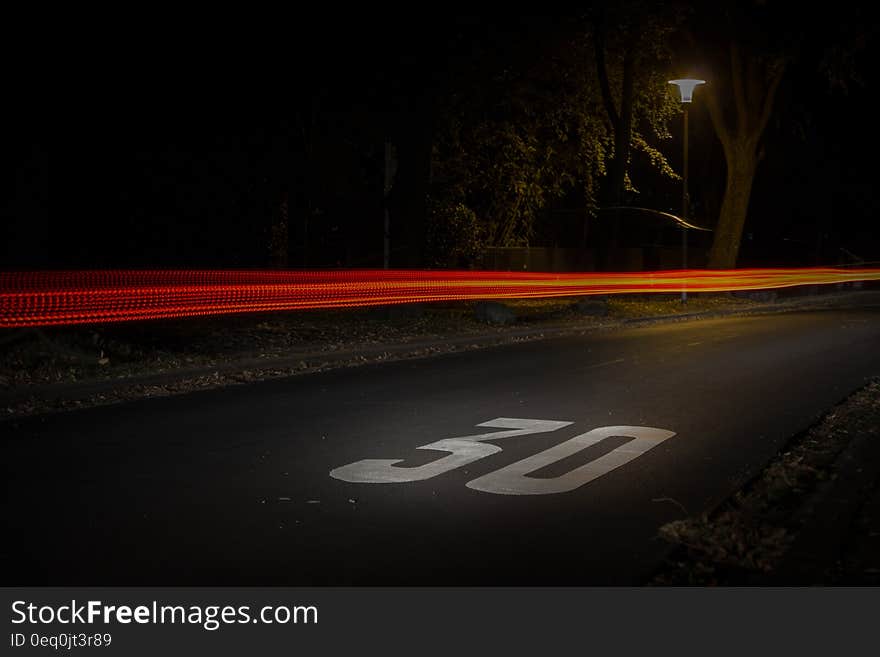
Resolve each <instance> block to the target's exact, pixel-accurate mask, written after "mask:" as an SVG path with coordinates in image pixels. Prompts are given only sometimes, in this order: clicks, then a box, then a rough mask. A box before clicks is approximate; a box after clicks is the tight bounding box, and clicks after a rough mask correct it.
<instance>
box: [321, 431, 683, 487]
mask: <svg viewBox="0 0 880 657" xmlns="http://www.w3.org/2000/svg"><path fill="white" fill-rule="evenodd" d="M570 424H572V423H571V422H562V421H558V420H528V419H518V418H505V417H499V418H496V419H494V420H489V421H488V422H483V423H482V424H478V425H477V426H478V427H498V428H505V429H510V430H509V431H495V432H491V433H482V434H475V435H473V436H461V437H459V438H448V439H446V440H440V441H437V442H435V443H431V444H429V445H422V446H421V447H418V448H417V449H431V450H438V451H443V452H450V454H449V456H445V457H443V458H441V459H438V460H437V461H432V462H431V463H426V464H425V465H421V466H418V467H414V468H402V467H398V466H396V465H395V464H396V463H400V462H401V461H402V460H403V459H367V460H364V461H357V462H356V463H350V464H349V465H344V466H342V467H340V468H336V469H335V470H331V471H330V476H331V477H334V478H335V479H341V480H342V481H348V482H352V483H371V484H389V483H402V482H408V481H423V480H425V479H430V478H431V477H436V476H437V475H440V474H443V473H445V472H449V471H450V470H454V469H455V468H460V467H462V466H464V465H467V464H469V463H473V462H474V461H477V460H479V459H481V458H484V457H486V456H490V455H492V454H496V453H498V452H500V451H501V448H500V447H498V446H497V445H489V444H487V443H486V442H485V441H487V440H497V439H499V438H509V437H511V436H524V435H527V434H534V433H546V432H550V431H556V430H557V429H561V428H562V427H567V426H569V425H570ZM674 435H675V432H674V431H668V430H666V429H656V428H653V427H630V426H615V427H599V428H597V429H593V430H592V431H588V432H586V433H582V434H580V435H579V436H575V437H574V438H571V439H570V440H567V441H565V442H564V443H560V444H559V445H556V446H555V447H551V448H550V449H546V450H544V451H543V452H540V453H539V454H535V455H534V456H530V457H528V458H525V459H522V460H520V461H517V462H516V463H512V464H511V465H508V466H505V467H503V468H501V469H500V470H496V471H494V472H490V473H489V474H486V475H483V476H482V477H478V478H477V479H474V480H473V481H470V482H468V483H467V487H468V488H472V489H474V490H479V491H483V492H486V493H495V494H498V495H548V494H551V493H565V492H568V491H572V490H574V489H576V488H580V487H581V486H583V485H584V484H587V483H589V482H591V481H593V480H594V479H597V478H599V477H601V476H602V475H604V474H607V473H608V472H611V471H612V470H614V469H615V468H619V467H620V466H622V465H624V464H626V463H629V462H630V461H632V460H633V459H635V458H637V457H639V456H641V455H642V454H644V453H645V452H647V451H648V450H649V449H651V448H653V447H656V446H657V445H659V444H660V443H662V442H663V441H664V440H667V439H669V438H671V437H672V436H674ZM612 436H621V437H625V438H632V439H633V440H631V441H629V442H627V443H625V444H624V445H621V446H620V447H617V448H615V449H613V450H611V451H610V452H608V453H607V454H605V455H603V456H600V457H599V458H597V459H594V460H593V461H590V462H589V463H587V464H586V465H582V466H580V467H578V468H575V469H574V470H572V471H571V472H568V473H566V474H564V475H560V476H558V477H553V478H548V479H537V478H535V477H529V476H528V475H529V474H530V473H532V472H535V471H537V470H540V469H541V468H544V467H546V466H548V465H551V464H553V463H556V462H557V461H560V460H562V459H564V458H567V457H569V456H572V455H573V454H577V453H578V452H580V451H582V450H584V449H587V448H588V447H591V446H593V445H595V444H597V443H599V442H601V441H603V440H605V439H606V438H610V437H612Z"/></svg>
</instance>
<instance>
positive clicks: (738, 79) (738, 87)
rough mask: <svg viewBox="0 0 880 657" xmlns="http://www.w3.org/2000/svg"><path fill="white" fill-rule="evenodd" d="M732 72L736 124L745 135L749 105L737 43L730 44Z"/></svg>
mask: <svg viewBox="0 0 880 657" xmlns="http://www.w3.org/2000/svg"><path fill="white" fill-rule="evenodd" d="M730 72H731V77H732V79H733V99H734V102H735V103H736V124H737V128H738V130H739V132H740V134H744V133H745V131H746V126H747V124H748V103H747V102H746V92H745V89H744V88H743V78H742V57H741V56H740V53H739V46H737V44H736V41H733V40H731V42H730Z"/></svg>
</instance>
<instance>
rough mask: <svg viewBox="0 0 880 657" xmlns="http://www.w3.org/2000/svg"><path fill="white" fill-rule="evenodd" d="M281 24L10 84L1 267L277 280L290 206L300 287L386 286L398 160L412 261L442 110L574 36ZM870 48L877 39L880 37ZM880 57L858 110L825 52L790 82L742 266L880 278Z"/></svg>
mask: <svg viewBox="0 0 880 657" xmlns="http://www.w3.org/2000/svg"><path fill="white" fill-rule="evenodd" d="M838 11H839V12H843V11H844V10H842V9H838ZM285 14H286V12H281V11H280V10H279V12H278V13H277V14H276V15H272V14H269V13H267V14H263V15H260V16H256V15H247V16H241V17H236V16H226V17H223V19H222V21H219V20H217V19H216V18H212V19H211V20H208V19H207V18H205V19H204V20H201V19H199V20H195V21H193V22H189V21H186V22H184V21H178V20H176V19H174V17H171V16H165V17H153V18H152V19H150V20H149V22H140V21H128V20H126V21H123V20H121V19H119V20H118V22H117V23H115V24H114V23H113V21H111V22H110V23H109V25H111V27H109V28H108V29H106V30H101V31H100V33H98V34H95V33H83V34H82V35H80V36H78V37H77V38H75V39H74V45H73V47H72V50H71V52H70V58H69V62H68V63H73V66H72V67H70V68H69V72H68V67H65V72H64V73H62V72H61V70H62V69H61V67H60V66H59V64H58V63H57V62H56V63H55V65H54V66H49V67H48V68H46V67H38V66H37V65H36V64H37V62H36V61H33V62H32V63H33V64H34V67H33V68H32V69H31V68H29V67H28V66H25V65H24V64H23V65H22V66H20V67H17V68H16V69H15V70H14V71H12V72H11V73H10V74H9V76H8V78H7V82H8V83H7V90H8V91H9V93H8V95H7V104H8V105H9V106H10V107H9V114H8V116H9V119H8V121H7V123H6V125H5V128H4V130H3V133H4V135H5V142H6V145H7V157H6V158H4V160H5V167H4V173H5V175H4V176H3V184H2V188H0V194H2V205H0V207H2V216H3V225H4V231H5V235H4V237H5V239H4V246H5V249H4V259H3V262H2V266H3V267H4V268H7V269H8V268H41V267H43V268H62V267H149V266H157V267H174V266H181V267H196V266H199V267H262V266H266V246H265V244H266V235H267V231H268V229H269V226H270V225H271V224H272V222H273V220H274V217H275V216H276V215H277V213H278V211H279V209H278V208H279V204H280V201H281V198H282V197H283V194H284V193H287V194H288V198H289V206H288V208H289V216H290V266H291V267H298V266H309V267H311V266H318V267H327V266H343V267H344V266H368V267H371V266H381V249H382V243H381V230H382V216H383V214H382V192H381V190H382V175H383V169H382V164H383V144H384V141H385V139H391V140H393V141H394V142H395V143H396V144H397V147H398V149H399V158H400V169H399V174H398V181H397V182H398V183H399V186H400V188H401V189H403V190H404V191H402V192H400V193H399V194H398V195H397V198H396V199H395V200H394V205H392V215H393V217H394V219H393V221H394V222H395V223H394V234H395V236H399V237H402V236H406V238H407V239H409V240H410V241H413V240H417V239H418V238H419V236H420V233H419V228H418V227H417V224H418V222H414V223H409V222H405V221H404V220H403V219H402V217H409V216H416V215H418V214H419V213H423V212H424V201H423V197H424V192H425V191H426V187H425V182H424V179H426V176H427V174H428V170H427V167H428V166H429V157H428V158H426V157H425V154H426V153H427V154H430V147H431V139H432V130H433V125H434V122H435V121H436V115H437V107H438V106H439V105H440V104H441V103H442V100H443V99H444V97H445V96H446V95H448V94H449V93H452V92H454V91H455V90H456V89H460V88H467V87H468V86H469V85H473V83H475V82H476V83H479V81H480V80H481V79H482V78H481V76H486V77H487V78H488V77H489V76H491V75H493V74H494V73H496V72H497V71H498V70H500V69H503V68H505V67H509V66H510V67H516V66H519V65H521V64H522V63H523V62H528V61H529V60H531V59H533V58H536V57H541V56H542V53H543V52H545V51H546V49H547V48H548V47H552V44H553V43H554V41H555V40H559V39H561V38H564V35H565V34H566V33H567V30H569V29H570V28H571V25H572V21H574V20H575V19H576V16H574V15H572V16H540V17H535V16H522V15H505V16H498V15H488V14H484V15H467V16H464V15H449V14H439V13H436V10H435V13H427V12H425V11H416V10H408V11H406V10H404V11H403V13H400V12H398V13H391V12H388V13H385V14H382V13H379V12H373V13H368V12H363V13H361V14H360V15H356V14H351V13H337V12H330V11H324V12H323V13H314V14H312V15H308V16H305V15H300V16H297V17H294V18H289V17H287V16H286V15H285ZM839 17H840V18H841V20H843V18H845V16H844V15H843V13H841V14H839ZM825 18H826V19H827V18H828V17H827V16H826V17H825ZM831 21H832V23H833V21H834V17H833V16H832V17H831ZM755 29H756V30H760V29H762V28H761V27H760V26H755ZM94 31H95V32H97V31H98V30H94ZM864 31H865V34H866V35H868V36H870V35H871V34H873V32H874V31H875V23H874V22H873V19H871V20H868V21H867V23H866V24H865V26H864ZM20 45H21V44H14V43H13V44H7V45H6V46H5V48H7V49H8V50H7V54H9V53H10V52H12V51H13V50H14V49H15V48H16V47H17V46H20ZM876 52H877V49H876V43H875V42H874V41H872V40H870V39H868V45H867V47H866V48H865V49H864V50H863V51H862V52H861V53H860V54H859V59H858V62H857V72H858V74H859V76H860V77H861V78H862V80H863V84H861V85H859V84H851V85H850V86H849V90H848V93H846V94H843V93H841V92H840V90H829V85H828V83H827V81H826V80H824V79H823V78H822V75H821V73H819V72H817V71H816V69H815V59H816V58H815V57H814V56H813V55H815V53H805V54H803V56H802V57H801V58H800V59H799V60H798V62H796V63H795V64H794V65H793V66H792V68H791V69H790V71H789V72H788V74H787V76H786V78H785V81H784V83H783V86H782V88H781V89H780V94H779V97H778V101H777V108H776V112H775V114H774V117H773V119H772V120H771V124H770V126H769V127H768V130H767V132H766V134H765V144H766V158H765V159H764V161H763V162H762V163H761V165H760V167H759V169H758V175H757V178H756V181H755V187H754V190H753V196H752V201H751V206H750V220H749V222H748V223H747V226H746V230H745V238H744V240H743V247H742V252H741V263H740V264H753V263H754V264H765V265H773V264H779V265H788V264H798V265H812V264H817V263H820V262H823V263H825V264H834V263H835V262H837V257H838V255H839V253H841V252H840V249H841V248H844V249H846V250H848V251H849V252H851V253H854V254H856V255H858V256H860V257H862V258H864V259H866V260H880V237H878V235H880V230H877V228H876V221H877V217H878V212H877V210H878V208H877V205H878V202H877V198H876V194H875V191H874V188H875V179H876V173H875V172H876V169H877V166H876V163H875V162H876V157H875V155H874V154H875V153H877V152H878V146H880V143H878V141H880V140H878V136H877V124H876V105H875V101H874V89H875V88H876V86H877V79H876V72H875V70H874V64H875V63H876ZM58 57H61V58H65V55H64V54H63V53H61V54H58ZM17 61H22V62H24V63H27V61H29V60H27V58H26V57H25V58H24V59H22V56H21V53H19V58H18V60H17ZM670 76H671V77H675V76H676V72H675V71H670ZM698 93H699V92H698ZM10 101H11V102H10ZM670 129H671V131H672V133H673V135H674V137H673V139H672V140H670V141H669V142H667V143H666V144H665V146H664V150H665V152H666V153H667V155H668V157H669V158H670V161H671V162H672V164H673V166H676V167H678V166H679V165H680V140H679V139H680V137H679V136H678V133H679V132H680V129H681V126H680V123H679V122H677V121H673V123H672V124H671V125H670ZM690 134H691V146H690V153H691V158H692V174H691V176H692V177H691V190H692V197H693V199H694V202H695V215H696V216H695V218H696V219H698V220H700V221H701V222H702V223H704V224H707V225H711V224H712V223H713V222H714V220H715V216H717V214H713V213H717V207H718V204H719V202H720V193H721V191H722V190H723V184H724V160H723V156H722V153H721V150H720V144H719V143H718V141H717V139H716V138H715V136H714V133H713V132H712V128H711V124H710V122H709V118H708V115H707V113H706V111H705V109H704V108H702V107H701V106H700V104H699V98H697V102H695V103H694V107H693V110H692V113H691V133H690ZM308 135H311V137H309V136H308ZM50 145H51V148H52V150H53V151H54V162H55V164H54V167H53V171H54V177H53V192H54V199H53V209H52V215H51V218H50V214H49V196H48V194H49V148H50ZM310 149H311V150H310ZM664 185H665V186H664ZM645 197H646V199H647V201H650V202H651V203H653V204H654V206H655V207H657V208H658V209H663V210H669V209H675V208H676V204H677V203H678V200H677V199H679V198H680V191H678V189H677V188H676V187H675V186H674V185H669V184H668V183H659V182H658V183H657V186H656V188H654V189H651V190H648V191H647V192H646V194H645ZM647 201H646V202H647ZM304 213H308V216H309V217H310V222H311V223H310V225H309V226H308V229H307V231H306V232H307V234H306V233H304V231H305V230H306V229H304V228H303V225H304V224H303V222H302V221H301V217H302V216H303V214H304ZM413 226H416V227H415V228H414V227H413ZM572 246H577V245H576V244H575V245H572ZM395 258H396V260H395V264H396V265H398V266H408V265H416V264H418V263H417V262H415V261H414V260H413V259H412V258H408V256H407V255H406V254H401V255H399V256H395Z"/></svg>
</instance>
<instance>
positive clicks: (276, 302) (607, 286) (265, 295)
mask: <svg viewBox="0 0 880 657" xmlns="http://www.w3.org/2000/svg"><path fill="white" fill-rule="evenodd" d="M877 280H880V269H834V268H808V269H729V270H684V271H659V272H622V273H616V272H615V273H605V272H584V273H552V274H551V273H531V272H492V271H425V270H334V271H222V270H218V271H36V272H0V327H5V328H10V327H27V326H60V325H70V324H94V323H105V322H124V321H136V320H146V319H166V318H174V317H197V316H205V315H226V314H235V313H248V312H273V311H284V310H303V309H318V308H351V307H359V306H378V305H390V304H400V303H415V302H420V301H422V302H425V301H463V300H476V299H517V298H519V299H522V298H536V297H564V296H581V295H591V294H632V293H654V292H656V293H673V292H679V291H681V290H682V289H686V290H687V291H689V292H730V291H738V290H766V289H772V288H782V287H793V286H796V285H829V284H834V283H847V282H855V281H877Z"/></svg>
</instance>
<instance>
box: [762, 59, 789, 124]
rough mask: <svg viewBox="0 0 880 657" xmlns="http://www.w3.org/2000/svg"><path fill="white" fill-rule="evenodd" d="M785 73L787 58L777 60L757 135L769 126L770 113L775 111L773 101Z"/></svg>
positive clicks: (765, 97)
mask: <svg viewBox="0 0 880 657" xmlns="http://www.w3.org/2000/svg"><path fill="white" fill-rule="evenodd" d="M783 75H785V60H777V62H776V69H775V70H774V71H773V77H772V78H770V87H769V88H768V89H767V94H766V95H765V96H764V106H763V107H762V108H761V117H760V118H759V119H758V125H757V130H756V131H755V134H756V136H757V137H760V136H761V135H762V134H763V133H764V128H766V127H767V122H768V121H769V120H770V114H771V113H772V112H773V102H774V100H775V98H776V90H777V89H778V88H779V83H780V82H782V76H783Z"/></svg>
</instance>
